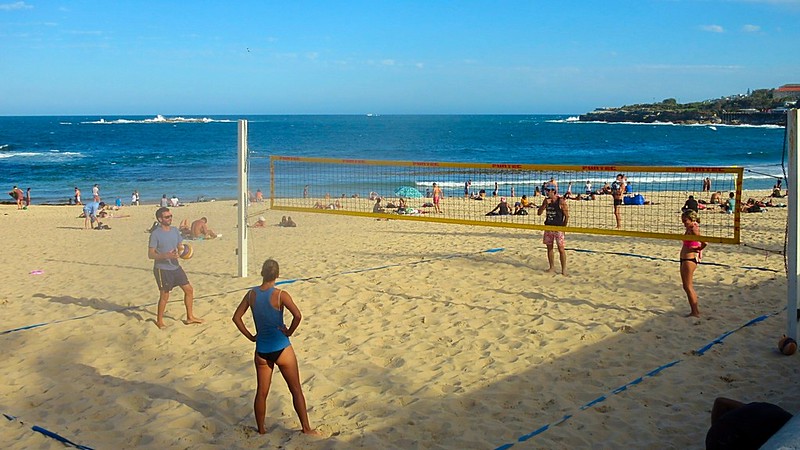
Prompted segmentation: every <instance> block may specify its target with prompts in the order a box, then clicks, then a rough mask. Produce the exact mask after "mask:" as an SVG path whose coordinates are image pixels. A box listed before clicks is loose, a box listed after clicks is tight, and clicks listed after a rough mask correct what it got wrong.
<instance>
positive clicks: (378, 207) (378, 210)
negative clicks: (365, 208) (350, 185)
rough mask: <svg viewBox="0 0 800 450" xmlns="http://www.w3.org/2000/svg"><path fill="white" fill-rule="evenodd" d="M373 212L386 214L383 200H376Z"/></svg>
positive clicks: (378, 198)
mask: <svg viewBox="0 0 800 450" xmlns="http://www.w3.org/2000/svg"><path fill="white" fill-rule="evenodd" d="M372 212H374V213H382V212H384V209H383V206H381V198H380V197H377V198H375V205H373V206H372Z"/></svg>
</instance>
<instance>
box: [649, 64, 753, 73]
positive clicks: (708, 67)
mask: <svg viewBox="0 0 800 450" xmlns="http://www.w3.org/2000/svg"><path fill="white" fill-rule="evenodd" d="M636 67H637V68H638V69H641V70H656V71H659V72H717V71H733V70H741V69H742V68H743V67H742V66H737V65H713V64H697V65H688V64H684V65H679V64H642V65H638V66H636Z"/></svg>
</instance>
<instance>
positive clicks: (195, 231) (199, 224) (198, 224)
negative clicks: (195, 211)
mask: <svg viewBox="0 0 800 450" xmlns="http://www.w3.org/2000/svg"><path fill="white" fill-rule="evenodd" d="M191 231H192V239H214V238H216V237H217V233H215V232H214V230H212V229H211V228H208V219H206V218H205V217H201V218H199V219H197V220H195V221H194V222H192V226H191Z"/></svg>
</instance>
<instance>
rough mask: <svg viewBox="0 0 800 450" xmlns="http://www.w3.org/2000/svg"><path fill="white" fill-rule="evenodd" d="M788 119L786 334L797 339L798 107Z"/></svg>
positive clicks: (799, 190)
mask: <svg viewBox="0 0 800 450" xmlns="http://www.w3.org/2000/svg"><path fill="white" fill-rule="evenodd" d="M787 114H788V117H787V121H786V134H787V139H786V145H787V146H788V147H789V149H788V150H789V152H788V153H789V182H788V184H789V186H787V188H788V189H789V236H788V243H787V248H786V250H787V257H788V259H789V261H788V263H789V264H788V266H789V273H788V274H787V277H788V280H787V281H788V285H789V293H788V299H787V300H788V302H787V305H786V315H787V319H786V324H787V326H786V335H787V336H789V337H790V338H792V339H794V340H795V341H796V340H797V294H798V286H797V280H798V274H800V272H798V266H797V254H798V253H799V252H798V245H800V240H798V235H797V225H798V223H800V209H798V206H800V205H798V200H800V198H798V196H799V195H800V183H798V177H797V170H798V148H797V146H798V138H799V137H800V136H798V123H797V117H798V116H797V109H792V110H790V111H789V112H788V113H787Z"/></svg>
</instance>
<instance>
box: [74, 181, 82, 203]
mask: <svg viewBox="0 0 800 450" xmlns="http://www.w3.org/2000/svg"><path fill="white" fill-rule="evenodd" d="M75 204H76V205H82V204H83V203H81V190H80V189H78V186H75Z"/></svg>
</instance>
